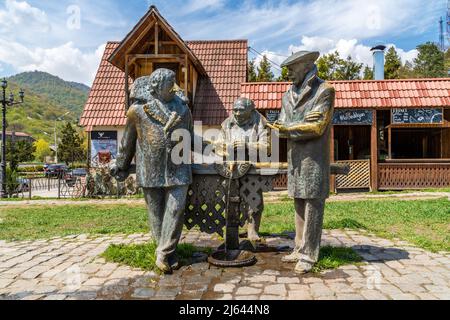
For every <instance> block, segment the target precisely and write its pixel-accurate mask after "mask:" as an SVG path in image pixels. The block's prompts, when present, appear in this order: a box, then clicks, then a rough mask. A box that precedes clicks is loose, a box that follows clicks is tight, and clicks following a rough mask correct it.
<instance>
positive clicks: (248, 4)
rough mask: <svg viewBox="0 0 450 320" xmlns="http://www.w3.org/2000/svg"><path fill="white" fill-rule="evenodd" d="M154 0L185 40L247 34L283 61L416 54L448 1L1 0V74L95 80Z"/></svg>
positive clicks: (433, 35) (433, 33) (433, 36)
mask: <svg viewBox="0 0 450 320" xmlns="http://www.w3.org/2000/svg"><path fill="white" fill-rule="evenodd" d="M150 4H155V5H156V6H157V7H158V9H159V11H160V12H161V14H162V15H163V16H164V17H165V18H166V19H167V20H168V21H169V23H170V24H171V25H172V26H173V27H174V28H175V29H176V30H177V31H178V33H179V34H180V35H181V37H182V38H183V39H185V40H202V39H248V40H249V44H250V46H252V47H253V48H255V49H256V50H258V51H260V52H263V53H265V54H267V55H268V56H269V58H270V59H271V60H273V61H275V62H277V63H280V62H281V61H282V60H283V59H284V56H287V55H289V54H290V53H292V52H295V51H298V50H320V51H321V52H322V53H328V52H331V51H334V50H338V51H339V52H340V53H341V55H345V56H347V55H351V56H352V57H353V58H354V59H355V60H358V61H360V62H362V63H364V64H371V61H372V58H371V53H370V47H372V46H373V45H376V44H380V43H384V44H388V45H395V46H396V47H397V49H398V51H399V53H400V55H401V57H402V59H403V60H412V59H413V58H414V57H415V56H416V54H417V52H416V50H415V47H416V46H417V45H418V44H420V43H424V42H426V41H437V40H438V20H439V17H440V16H445V15H446V10H447V0H428V1H427V0H395V1H393V0H365V1H362V0H313V1H303V0H302V1H294V0H285V1H263V0H244V1H235V0H230V1H226V0H184V1H182V0H161V1H160V0H154V1H147V0H127V1H122V0H96V1H92V0H91V1H89V0H67V1H66V0H46V1H42V0H0V42H1V43H2V46H0V75H1V76H6V75H11V74H14V73H17V72H21V71H28V70H42V71H47V72H50V73H52V74H56V75H58V76H60V77H61V78H63V79H65V80H72V81H78V82H83V83H85V84H88V85H90V84H91V82H92V80H93V78H94V76H95V72H96V70H97V67H98V63H99V60H100V58H101V55H102V52H103V49H104V45H105V43H106V42H107V41H108V40H121V39H123V37H124V36H125V35H126V34H127V33H128V32H129V31H130V30H131V28H132V27H133V26H134V25H135V24H136V23H137V21H138V20H139V19H140V18H141V17H142V16H143V15H144V14H145V12H146V10H147V9H148V7H149V5H150ZM253 57H255V56H254V55H250V58H253ZM256 58H258V57H256ZM274 71H276V69H275V70H274Z"/></svg>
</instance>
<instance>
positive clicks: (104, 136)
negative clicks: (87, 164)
mask: <svg viewBox="0 0 450 320" xmlns="http://www.w3.org/2000/svg"><path fill="white" fill-rule="evenodd" d="M105 153H109V157H110V158H111V159H115V158H116V156H117V131H92V132H91V160H92V163H93V164H94V165H95V164H97V163H98V162H99V161H100V160H101V159H99V158H101V157H102V156H103V157H104V154H105ZM111 159H110V160H111ZM100 162H101V161H100Z"/></svg>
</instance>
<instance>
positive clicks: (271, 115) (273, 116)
mask: <svg viewBox="0 0 450 320" xmlns="http://www.w3.org/2000/svg"><path fill="white" fill-rule="evenodd" d="M279 117H280V110H269V111H267V112H266V118H267V121H268V122H269V123H274V122H275V121H277V120H278V119H279Z"/></svg>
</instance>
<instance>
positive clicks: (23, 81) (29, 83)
mask: <svg viewBox="0 0 450 320" xmlns="http://www.w3.org/2000/svg"><path fill="white" fill-rule="evenodd" d="M8 80H9V81H11V82H14V83H16V84H17V85H19V86H21V87H23V88H24V89H29V90H30V91H32V92H33V93H35V94H38V95H40V96H42V97H44V98H47V99H48V100H50V101H52V102H53V103H54V104H57V105H59V106H61V107H63V108H65V109H67V110H69V111H71V112H73V113H74V115H75V116H76V117H79V116H80V115H81V113H82V111H83V107H84V104H85V103H86V100H87V97H88V94H89V90H90V88H89V87H88V86H86V85H84V84H81V83H76V82H69V81H64V80H63V79H61V78H59V77H56V76H54V75H51V74H49V73H46V72H41V71H34V72H23V73H19V74H17V75H15V76H12V77H10V78H9V79H8Z"/></svg>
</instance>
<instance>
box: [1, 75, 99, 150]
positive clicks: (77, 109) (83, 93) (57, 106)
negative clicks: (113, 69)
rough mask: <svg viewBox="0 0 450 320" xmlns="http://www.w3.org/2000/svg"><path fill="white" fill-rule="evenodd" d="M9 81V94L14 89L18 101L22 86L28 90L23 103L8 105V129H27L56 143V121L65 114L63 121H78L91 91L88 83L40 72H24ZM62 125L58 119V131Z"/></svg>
mask: <svg viewBox="0 0 450 320" xmlns="http://www.w3.org/2000/svg"><path fill="white" fill-rule="evenodd" d="M7 80H8V89H7V97H9V93H10V92H12V93H13V94H14V95H15V99H16V101H17V100H18V99H19V97H18V93H19V90H20V88H22V89H23V90H24V92H25V101H24V103H23V104H19V105H16V106H13V107H7V116H6V118H7V124H8V128H7V130H8V131H21V132H26V133H28V134H31V135H32V136H33V137H34V138H35V139H39V138H44V139H45V140H47V141H49V142H51V143H53V142H54V131H55V120H56V119H58V118H61V117H62V116H64V117H63V118H62V120H63V121H70V122H72V123H76V122H77V121H78V118H79V117H80V115H81V112H82V110H83V107H84V104H85V103H86V101H87V97H88V94H89V90H90V88H89V87H88V86H86V85H84V84H81V83H76V82H69V81H64V80H62V79H60V78H58V77H56V76H53V75H51V74H48V73H45V72H39V71H35V72H24V73H20V74H17V75H15V76H12V77H9V78H8V79H7ZM68 112H69V113H68ZM67 113H68V114H67ZM62 126H63V122H62V121H57V122H56V131H57V133H58V132H60V130H61V127H62ZM80 131H81V130H80Z"/></svg>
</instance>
